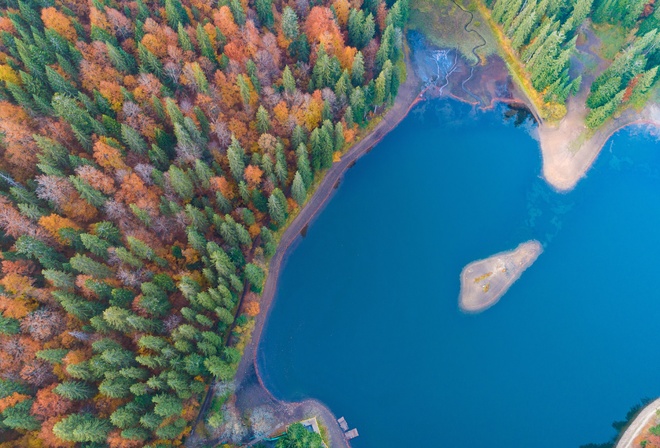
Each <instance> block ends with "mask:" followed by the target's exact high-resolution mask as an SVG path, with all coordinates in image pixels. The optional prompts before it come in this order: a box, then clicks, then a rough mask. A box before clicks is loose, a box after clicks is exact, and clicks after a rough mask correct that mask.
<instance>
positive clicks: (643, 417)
mask: <svg viewBox="0 0 660 448" xmlns="http://www.w3.org/2000/svg"><path fill="white" fill-rule="evenodd" d="M659 409H660V398H658V399H657V400H655V401H653V402H651V403H649V404H648V405H647V406H646V407H645V408H644V409H642V410H641V411H640V413H639V414H638V415H637V417H635V420H633V421H632V422H631V423H630V425H629V426H628V428H627V429H626V431H625V432H624V433H623V435H622V436H621V438H620V439H619V441H618V442H617V444H616V447H615V448H637V447H638V446H639V444H637V443H636V441H635V439H637V437H639V436H640V435H641V434H642V431H643V430H644V429H645V428H646V427H647V426H649V425H650V424H652V423H653V422H652V421H651V420H652V419H653V417H656V416H657V411H658V410H659Z"/></svg>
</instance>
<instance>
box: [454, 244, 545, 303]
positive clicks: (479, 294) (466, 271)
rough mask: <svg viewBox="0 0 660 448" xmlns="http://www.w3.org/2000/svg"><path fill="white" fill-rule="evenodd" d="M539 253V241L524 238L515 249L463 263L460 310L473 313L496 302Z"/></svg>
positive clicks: (541, 249) (540, 247)
mask: <svg viewBox="0 0 660 448" xmlns="http://www.w3.org/2000/svg"><path fill="white" fill-rule="evenodd" d="M541 252H543V247H542V246H541V243H539V242H538V241H536V240H533V241H527V242H525V243H522V244H520V245H519V246H518V247H516V248H515V249H514V250H511V251H507V252H500V253H498V254H495V255H492V256H490V257H488V258H484V259H483V260H478V261H473V262H472V263H470V264H468V265H467V266H465V267H464V268H463V271H462V272H461V293H460V296H459V300H458V302H459V306H460V307H461V309H462V310H463V311H467V312H472V313H476V312H479V311H483V310H485V309H486V308H490V307H491V306H493V305H495V304H496V303H497V301H498V300H500V297H502V296H503V295H504V293H505V292H507V290H508V289H509V288H510V287H511V285H512V284H513V283H514V282H515V281H516V280H518V278H520V275H521V274H522V273H523V272H524V271H525V269H527V268H528V267H530V266H531V265H532V263H534V261H536V259H537V258H538V256H539V255H540V254H541Z"/></svg>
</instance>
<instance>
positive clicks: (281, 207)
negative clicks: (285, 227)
mask: <svg viewBox="0 0 660 448" xmlns="http://www.w3.org/2000/svg"><path fill="white" fill-rule="evenodd" d="M268 213H269V214H270V217H271V219H272V220H273V221H274V222H275V223H277V224H278V225H280V226H281V225H282V224H284V223H285V222H286V218H287V203H286V198H285V197H284V194H283V193H282V191H281V190H280V189H279V188H276V189H275V190H273V192H272V193H271V195H270V196H269V197H268Z"/></svg>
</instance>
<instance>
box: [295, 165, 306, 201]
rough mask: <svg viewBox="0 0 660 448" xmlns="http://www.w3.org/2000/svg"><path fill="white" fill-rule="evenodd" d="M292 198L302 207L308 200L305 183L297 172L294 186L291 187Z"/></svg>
mask: <svg viewBox="0 0 660 448" xmlns="http://www.w3.org/2000/svg"><path fill="white" fill-rule="evenodd" d="M291 196H292V197H293V199H294V200H295V201H296V202H297V203H298V205H301V206H302V205H303V204H304V203H305V199H307V190H306V188H305V182H303V179H302V176H301V175H300V172H299V171H296V175H295V176H294V177H293V184H292V185H291Z"/></svg>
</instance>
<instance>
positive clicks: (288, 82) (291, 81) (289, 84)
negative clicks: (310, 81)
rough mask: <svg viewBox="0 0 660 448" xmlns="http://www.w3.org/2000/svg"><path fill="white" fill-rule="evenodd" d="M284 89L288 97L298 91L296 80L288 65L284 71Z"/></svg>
mask: <svg viewBox="0 0 660 448" xmlns="http://www.w3.org/2000/svg"><path fill="white" fill-rule="evenodd" d="M282 87H284V91H285V92H286V93H287V94H288V95H292V94H293V93H294V92H295V91H296V80H295V78H294V77H293V73H291V69H290V68H289V66H288V65H287V66H286V67H284V70H283V71H282Z"/></svg>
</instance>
